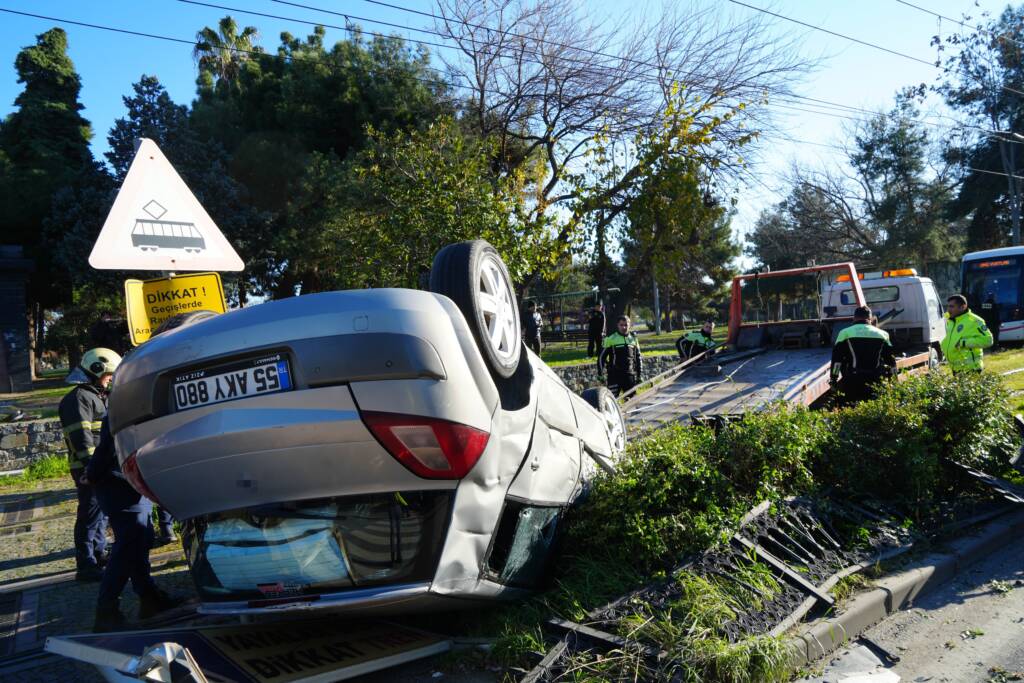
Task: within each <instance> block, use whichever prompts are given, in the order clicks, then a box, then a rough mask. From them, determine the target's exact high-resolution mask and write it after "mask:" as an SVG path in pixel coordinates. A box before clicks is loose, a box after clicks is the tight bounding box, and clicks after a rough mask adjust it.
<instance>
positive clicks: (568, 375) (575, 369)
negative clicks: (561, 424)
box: [551, 353, 679, 393]
mask: <svg viewBox="0 0 1024 683" xmlns="http://www.w3.org/2000/svg"><path fill="white" fill-rule="evenodd" d="M678 363H679V357H678V356H677V355H676V354H674V353H673V354H671V355H664V356H644V371H643V379H650V378H651V377H654V376H655V375H660V374H661V373H663V372H665V371H666V370H668V369H669V368H671V367H672V366H674V365H678ZM551 369H552V370H554V371H555V372H556V373H558V376H559V377H561V378H562V381H563V382H565V385H566V386H567V387H569V388H570V389H572V390H573V391H575V392H576V393H580V392H581V391H583V390H584V389H587V388H589V387H596V386H597V385H599V384H600V383H601V382H600V381H599V380H598V379H597V362H596V361H590V362H589V363H583V364H580V365H562V366H558V367H554V368H551Z"/></svg>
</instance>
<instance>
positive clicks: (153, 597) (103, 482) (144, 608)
mask: <svg viewBox="0 0 1024 683" xmlns="http://www.w3.org/2000/svg"><path fill="white" fill-rule="evenodd" d="M86 473H87V475H86V476H88V478H89V481H90V482H92V484H93V486H94V487H95V488H96V497H97V499H98V500H99V503H100V507H102V508H103V512H104V513H106V514H107V516H108V517H109V518H110V526H111V528H113V530H114V546H113V548H112V549H111V551H110V560H109V561H108V562H107V566H106V568H105V569H104V571H103V580H102V581H101V582H100V590H99V596H98V597H97V601H96V604H97V608H96V628H95V630H97V631H105V630H111V629H113V628H116V627H118V626H119V625H120V624H121V622H122V620H123V617H122V616H121V613H120V611H119V609H118V601H119V598H120V596H121V592H122V591H123V590H124V587H125V584H127V583H128V580H129V579H130V580H131V582H132V590H134V591H135V593H136V594H137V595H138V596H139V602H140V606H139V616H140V618H143V619H145V618H148V617H149V616H152V615H153V614H156V613H157V612H160V611H162V610H164V609H167V608H169V607H172V606H174V604H176V603H177V601H176V600H174V599H172V598H170V596H168V595H167V594H166V593H164V592H163V591H161V590H160V589H159V588H157V585H156V583H155V582H154V581H153V577H152V576H151V575H150V566H149V550H150V548H151V547H152V545H153V503H152V501H150V500H149V499H148V498H146V497H145V496H143V495H141V494H140V493H139V492H138V491H136V490H135V489H134V488H132V486H131V484H129V483H128V480H127V479H125V476H124V473H122V472H121V466H120V464H119V463H118V461H117V455H116V451H115V450H114V439H113V437H111V435H110V428H109V426H108V425H107V420H106V418H104V420H103V425H102V429H101V433H100V438H99V442H98V443H97V447H96V452H95V454H94V455H93V457H92V459H91V460H90V462H89V466H88V468H87V469H86Z"/></svg>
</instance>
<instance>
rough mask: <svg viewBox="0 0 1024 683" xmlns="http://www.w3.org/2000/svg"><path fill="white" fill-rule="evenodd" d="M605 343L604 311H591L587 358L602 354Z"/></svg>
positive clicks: (588, 322)
mask: <svg viewBox="0 0 1024 683" xmlns="http://www.w3.org/2000/svg"><path fill="white" fill-rule="evenodd" d="M603 345H604V312H603V311H591V312H590V320H588V321H587V358H590V357H591V356H593V355H594V354H600V353H601V350H602V348H603Z"/></svg>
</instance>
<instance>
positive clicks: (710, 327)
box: [676, 320, 717, 360]
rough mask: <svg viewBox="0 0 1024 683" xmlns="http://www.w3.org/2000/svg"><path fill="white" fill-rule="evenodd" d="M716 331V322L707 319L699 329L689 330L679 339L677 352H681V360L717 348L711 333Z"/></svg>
mask: <svg viewBox="0 0 1024 683" xmlns="http://www.w3.org/2000/svg"><path fill="white" fill-rule="evenodd" d="M714 331H715V323H714V322H713V321H711V320H707V321H705V322H704V325H703V326H702V327H701V328H700V329H699V330H694V331H692V332H687V333H686V334H684V335H683V336H682V337H680V338H679V339H677V340H676V352H677V353H678V354H679V360H689V359H690V358H691V357H693V356H696V355H697V354H698V353H704V352H705V351H710V350H711V349H713V348H715V346H717V344H715V342H714V340H713V339H711V335H712V333H713V332H714Z"/></svg>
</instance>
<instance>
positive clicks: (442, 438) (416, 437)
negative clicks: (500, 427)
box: [362, 411, 491, 479]
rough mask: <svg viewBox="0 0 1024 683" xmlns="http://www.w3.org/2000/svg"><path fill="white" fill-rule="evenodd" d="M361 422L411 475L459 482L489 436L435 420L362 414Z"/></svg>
mask: <svg viewBox="0 0 1024 683" xmlns="http://www.w3.org/2000/svg"><path fill="white" fill-rule="evenodd" d="M362 417H363V422H365V423H366V426H367V427H369V428H370V431H371V432H373V435H374V436H375V437H377V440H378V441H380V443H381V445H382V446H384V448H385V449H387V451H388V453H390V454H391V455H393V456H394V457H395V458H396V459H397V460H398V461H399V462H400V463H402V464H403V465H405V466H406V467H407V468H409V469H410V470H412V472H413V473H414V474H417V475H419V476H421V477H425V478H427V479H461V478H462V477H464V476H466V474H468V473H469V471H470V470H471V469H473V465H475V464H476V461H477V460H479V459H480V455H481V454H482V453H483V452H484V449H485V448H486V447H487V440H488V439H489V438H490V436H491V435H490V434H488V433H487V432H484V431H481V430H479V429H476V428H474V427H470V426H468V425H464V424H459V423H458V422H449V421H448V420H441V419H438V418H435V417H421V416H419V415H398V414H395V413H379V412H373V411H364V412H363V413H362Z"/></svg>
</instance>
